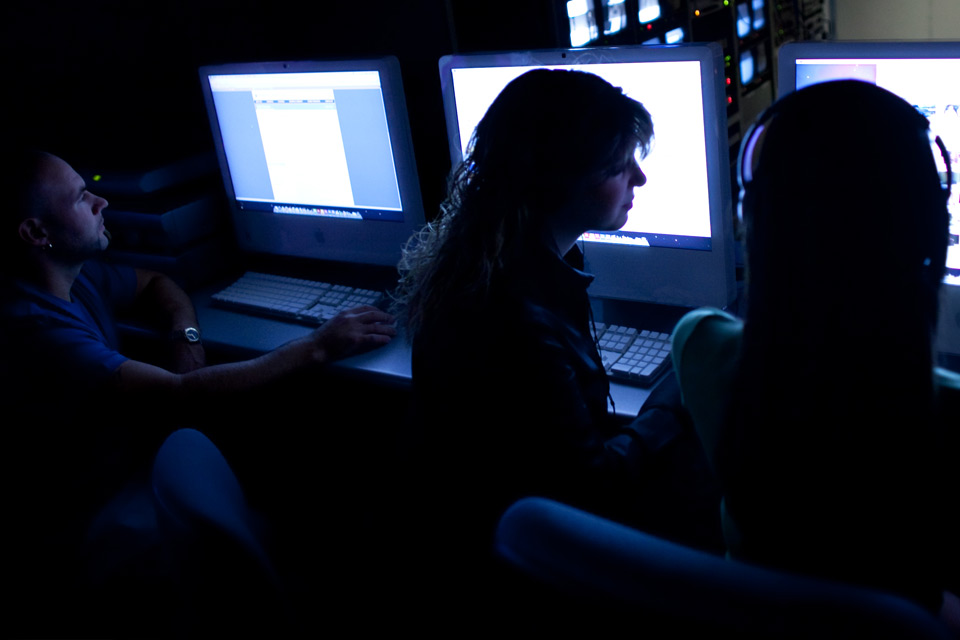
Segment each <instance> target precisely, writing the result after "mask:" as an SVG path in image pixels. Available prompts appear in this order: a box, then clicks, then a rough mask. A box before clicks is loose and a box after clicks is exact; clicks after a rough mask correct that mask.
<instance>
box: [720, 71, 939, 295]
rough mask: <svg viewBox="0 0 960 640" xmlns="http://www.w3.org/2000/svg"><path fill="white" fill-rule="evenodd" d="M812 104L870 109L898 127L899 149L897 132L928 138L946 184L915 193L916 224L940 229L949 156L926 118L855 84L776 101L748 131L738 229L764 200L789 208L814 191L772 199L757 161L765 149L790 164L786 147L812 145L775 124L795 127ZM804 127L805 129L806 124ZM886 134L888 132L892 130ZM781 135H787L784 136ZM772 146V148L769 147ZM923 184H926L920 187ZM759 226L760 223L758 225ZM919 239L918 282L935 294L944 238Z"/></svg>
mask: <svg viewBox="0 0 960 640" xmlns="http://www.w3.org/2000/svg"><path fill="white" fill-rule="evenodd" d="M868 87H869V88H868ZM818 98H819V101H818ZM845 98H846V100H845ZM848 102H849V104H848ZM813 104H823V105H828V104H829V105H834V106H835V108H836V109H851V108H856V107H855V106H854V107H851V106H850V105H857V104H869V105H871V106H873V105H876V108H877V111H876V113H875V114H871V116H865V117H875V118H876V119H877V120H878V121H880V122H883V118H885V117H886V118H889V119H890V122H896V123H897V125H896V131H895V135H893V136H891V144H900V143H901V142H902V141H903V140H905V139H906V138H905V136H906V135H907V134H905V133H901V132H902V131H906V130H908V127H913V128H915V129H916V131H917V134H918V135H923V134H924V133H925V134H926V136H927V137H928V138H930V145H929V146H930V147H934V146H935V147H936V149H937V152H939V154H940V156H941V158H942V160H943V166H944V167H945V168H946V175H945V178H946V179H945V183H944V180H943V177H944V176H943V174H940V175H939V176H938V180H937V183H936V189H937V190H936V191H935V192H933V191H931V190H930V189H929V188H928V187H922V188H919V189H918V190H917V193H916V203H917V207H918V210H919V209H922V211H921V212H920V213H921V215H920V216H919V217H918V218H917V221H918V222H919V223H921V224H925V225H926V224H929V225H930V226H931V227H933V226H937V227H939V225H941V224H943V223H945V219H944V218H943V217H940V216H944V217H945V216H947V215H948V214H947V210H946V205H947V202H948V201H949V198H950V196H951V187H952V183H953V171H952V168H951V165H950V154H949V153H948V151H947V149H946V146H945V145H944V143H943V140H942V139H941V138H940V137H939V136H936V137H933V136H932V135H931V134H930V130H929V122H928V121H927V119H926V117H925V116H923V115H922V114H921V113H919V112H918V111H916V109H915V108H911V107H910V105H909V104H908V103H906V102H905V101H903V100H902V99H901V98H899V97H897V96H896V95H895V94H893V93H891V92H889V91H887V90H885V89H882V88H879V87H876V85H871V84H868V83H864V82H860V81H834V82H828V83H821V84H818V85H813V86H810V87H807V88H804V89H800V90H798V91H796V92H794V93H791V94H789V95H787V96H785V97H784V98H781V99H780V100H778V101H777V102H775V103H774V104H773V105H771V106H770V107H769V108H767V109H766V110H765V111H764V112H763V113H762V114H761V115H760V117H759V118H758V119H757V120H756V121H755V122H754V123H753V124H752V125H751V126H750V127H749V129H748V130H747V132H746V134H745V136H744V138H743V141H742V143H741V145H740V149H739V153H738V156H737V184H738V186H739V189H740V198H739V201H738V207H737V215H738V219H739V222H740V224H743V223H744V222H745V218H746V219H747V220H749V221H750V223H751V225H752V226H754V227H756V225H757V218H758V215H757V214H758V213H761V214H762V213H765V212H760V211H758V210H757V208H758V207H764V206H768V202H769V199H770V198H771V197H773V196H774V195H776V196H777V197H778V198H781V199H782V201H784V202H788V201H789V199H790V198H792V197H797V195H798V193H799V189H803V188H804V187H807V188H810V189H816V188H817V186H818V185H799V188H798V190H793V189H792V190H791V191H790V192H787V193H777V194H771V193H769V190H770V189H772V188H776V187H774V186H773V183H772V178H773V175H772V174H770V175H768V173H767V171H769V169H767V168H766V167H768V166H769V163H770V161H771V157H770V156H769V155H768V156H767V158H766V162H763V161H762V159H763V156H764V148H766V149H767V151H768V152H769V151H771V150H773V151H774V153H776V154H777V155H776V157H779V158H783V157H786V158H788V159H789V157H790V156H789V155H786V156H784V155H783V154H789V153H790V152H791V151H793V150H792V149H789V148H781V147H784V146H786V145H787V144H791V143H795V144H796V145H797V147H798V148H800V147H801V145H803V144H809V145H813V144H816V141H815V140H811V141H806V140H802V139H800V140H796V139H795V140H790V138H791V135H790V134H791V133H792V132H790V131H789V130H788V129H783V130H781V129H780V127H788V126H790V124H789V123H784V122H782V121H780V122H779V123H778V120H780V119H781V117H784V116H787V117H788V118H789V120H790V121H791V122H792V121H796V122H798V123H799V122H800V121H801V119H802V118H803V117H804V115H805V114H809V113H810V106H811V105H813ZM911 114H912V115H911ZM812 117H816V116H812ZM829 118H831V111H829V110H824V126H825V127H829V128H835V129H837V131H838V134H839V135H842V124H840V123H837V122H836V121H832V120H829ZM807 122H808V123H809V120H808V121H807ZM891 130H893V129H892V128H891ZM774 131H776V132H778V133H776V134H773V137H771V134H772V133H773V132H774ZM784 133H785V134H786V135H784ZM858 133H860V134H861V135H863V134H864V132H863V130H861V131H860V132H858ZM877 136H878V137H879V139H880V140H881V141H882V140H883V136H884V131H882V130H879V131H878V133H877ZM862 139H863V138H861V140H862ZM881 143H882V142H881ZM771 144H772V145H774V146H771ZM907 148H909V149H911V150H912V149H914V147H912V146H910V147H907ZM801 151H802V149H798V150H797V153H798V154H799V153H800V152H801ZM930 154H931V160H934V162H933V163H932V164H933V165H934V166H936V162H935V158H936V155H935V152H934V151H933V150H932V149H931V150H930ZM857 155H858V156H859V157H860V158H863V159H864V160H865V162H864V163H863V164H865V165H869V162H870V161H871V160H872V158H871V157H870V154H869V151H868V150H861V151H860V152H859V154H857ZM851 157H857V156H851ZM827 160H829V158H827ZM799 161H800V162H802V161H803V158H802V157H801V158H799ZM814 162H815V158H814V157H813V156H811V159H810V163H811V166H815V165H813V163H814ZM806 166H807V165H806V164H804V165H800V164H799V162H795V163H794V167H799V168H801V169H802V168H804V167H806ZM904 166H909V165H904ZM788 169H789V167H788ZM882 169H883V165H882V164H881V165H880V170H881V171H882ZM778 170H779V169H774V171H778ZM938 173H939V172H938ZM915 175H920V174H915ZM799 179H800V177H799V176H798V180H799ZM854 179H855V178H854V177H851V180H854ZM882 180H883V178H882V177H881V178H879V179H878V180H877V183H876V184H877V185H878V186H880V187H881V188H882ZM932 182H933V181H932V180H931V181H930V184H932ZM924 184H928V183H926V182H925V183H924ZM852 188H854V187H852V186H851V189H852ZM868 188H869V184H868ZM828 197H829V196H828ZM934 208H935V209H937V211H933V210H932V209H934ZM904 220H909V218H908V217H905V218H904ZM761 224H764V223H762V222H761ZM864 224H870V222H869V220H868V219H866V218H865V219H864ZM944 226H945V225H944ZM827 231H828V229H825V232H827ZM944 232H945V229H944ZM924 233H925V232H923V231H921V232H920V234H921V235H920V236H919V238H920V241H919V242H920V244H919V245H918V246H919V247H920V251H921V252H922V254H923V257H922V258H920V260H921V265H919V266H920V268H921V269H922V271H923V274H922V278H923V281H924V282H925V283H926V284H927V285H929V286H930V287H932V288H933V290H934V291H936V289H937V288H938V287H939V283H940V280H941V279H942V267H943V260H944V255H943V253H944V251H945V247H946V238H943V239H936V238H935V237H932V239H931V241H926V240H925V239H924V235H923V234H924ZM747 234H748V238H749V237H750V234H751V231H750V229H749V228H748V229H747ZM757 240H759V238H757ZM754 246H756V245H754ZM924 247H925V248H924ZM765 250H766V249H760V251H765ZM773 251H776V249H773Z"/></svg>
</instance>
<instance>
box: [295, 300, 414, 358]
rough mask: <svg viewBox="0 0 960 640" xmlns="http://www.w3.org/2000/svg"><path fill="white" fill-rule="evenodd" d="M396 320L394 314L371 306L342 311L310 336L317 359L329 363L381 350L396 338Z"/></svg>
mask: <svg viewBox="0 0 960 640" xmlns="http://www.w3.org/2000/svg"><path fill="white" fill-rule="evenodd" d="M393 321H394V317H393V316H392V315H390V314H389V313H387V312H385V311H381V310H380V309H377V308H376V307H371V306H369V305H364V306H362V307H355V308H353V309H347V310H346V311H341V312H340V313H338V314H337V315H336V316H334V317H333V318H331V319H330V320H327V321H326V322H325V323H324V324H323V326H321V327H320V328H319V329H317V330H316V331H314V332H313V334H311V336H310V340H311V342H312V343H313V345H314V347H315V351H314V359H315V360H317V361H319V362H330V361H333V360H339V359H340V358H344V357H346V356H349V355H353V354H355V353H361V352H363V351H369V350H370V349H376V348H377V347H382V346H383V345H385V344H387V343H388V342H390V340H392V339H393V337H394V336H396V335H397V330H396V328H395V327H394V326H393Z"/></svg>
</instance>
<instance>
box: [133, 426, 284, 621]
mask: <svg viewBox="0 0 960 640" xmlns="http://www.w3.org/2000/svg"><path fill="white" fill-rule="evenodd" d="M151 484H152V492H153V501H154V504H155V507H156V512H157V523H158V526H159V530H160V533H161V540H162V543H163V545H164V547H165V550H166V553H168V554H169V559H170V567H171V570H172V572H173V577H174V582H175V584H176V586H177V588H178V590H179V594H180V598H179V605H178V606H179V607H180V611H179V612H174V613H173V614H172V617H173V618H174V622H173V626H174V628H179V630H180V631H181V632H182V633H184V634H185V635H197V636H201V637H206V636H208V635H210V634H217V635H224V634H225V633H232V632H241V631H242V632H246V633H249V632H251V631H254V632H265V631H277V630H284V629H289V628H290V624H291V620H290V618H289V611H288V609H287V607H286V602H285V597H284V589H283V585H282V583H281V581H280V578H279V576H278V574H277V571H276V569H275V567H274V564H273V562H272V560H271V558H270V557H269V556H268V554H267V551H266V546H265V544H264V541H263V536H262V533H261V531H262V526H261V523H259V522H258V521H257V517H256V514H255V513H253V512H252V511H251V510H250V509H249V508H248V506H247V502H246V498H245V496H244V493H243V490H242V488H241V486H240V483H239V481H238V480H237V478H236V476H235V475H234V473H233V471H232V470H231V469H230V466H229V464H228V463H227V461H226V460H225V459H224V457H223V455H222V454H221V453H220V451H219V450H218V449H217V447H216V446H215V445H214V444H213V443H212V442H211V441H210V440H209V439H207V438H206V436H204V435H203V434H201V433H200V432H199V431H195V430H193V429H181V430H179V431H176V432H174V433H173V434H172V435H170V436H169V437H168V438H167V439H166V441H165V442H164V443H163V445H162V446H161V447H160V449H159V451H158V452H157V455H156V458H155V460H154V466H153V473H152V482H151Z"/></svg>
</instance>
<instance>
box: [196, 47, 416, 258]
mask: <svg viewBox="0 0 960 640" xmlns="http://www.w3.org/2000/svg"><path fill="white" fill-rule="evenodd" d="M200 78H201V83H202V88H203V95H204V99H205V101H206V105H207V110H208V113H209V116H210V124H211V129H212V133H213V138H214V143H215V147H216V150H217V156H218V159H219V162H220V168H221V170H222V174H223V182H224V188H225V190H226V193H227V200H228V203H229V205H230V209H231V213H232V217H233V222H234V226H235V229H236V235H237V241H238V243H239V245H240V248H241V249H243V250H245V251H247V252H251V253H257V254H267V255H276V256H288V257H301V258H314V259H317V260H325V261H335V262H353V263H362V264H372V265H395V264H396V263H397V260H398V259H399V257H400V250H401V247H402V246H403V244H404V243H405V242H406V240H407V239H408V238H409V237H410V235H411V234H412V233H413V232H414V231H415V230H416V229H417V228H419V227H420V225H422V224H423V221H424V213H423V204H422V202H421V198H420V185H419V181H418V177H417V170H416V164H415V160H414V153H413V144H412V138H411V134H410V126H409V123H408V119H407V109H406V104H405V101H404V93H403V86H402V82H401V79H400V67H399V64H398V62H397V60H396V59H395V58H393V57H384V58H372V59H358V60H317V61H295V62H263V63H237V64H226V65H217V66H207V67H202V68H201V69H200Z"/></svg>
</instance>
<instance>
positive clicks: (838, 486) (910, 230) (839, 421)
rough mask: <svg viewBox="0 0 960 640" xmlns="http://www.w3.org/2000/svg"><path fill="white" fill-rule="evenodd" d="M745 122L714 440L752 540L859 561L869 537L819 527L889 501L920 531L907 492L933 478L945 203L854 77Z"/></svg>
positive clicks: (899, 114)
mask: <svg viewBox="0 0 960 640" xmlns="http://www.w3.org/2000/svg"><path fill="white" fill-rule="evenodd" d="M760 122H761V125H760V127H759V128H758V129H757V130H756V132H755V133H754V135H753V136H750V137H749V139H748V140H747V141H745V143H744V152H745V153H744V155H743V156H742V161H741V173H742V174H752V175H750V176H749V179H745V178H742V179H744V180H745V182H746V184H745V185H744V191H743V193H742V201H741V205H742V209H743V215H744V222H745V225H746V234H747V235H746V243H747V246H746V249H747V267H748V273H747V299H746V312H745V324H744V332H743V347H742V350H741V354H742V356H741V357H742V360H741V363H740V366H739V380H738V381H737V388H736V393H735V398H734V402H733V404H732V407H733V409H732V416H731V418H732V419H731V420H730V424H731V429H730V430H729V432H728V433H727V434H726V437H725V438H723V439H722V440H721V442H720V445H719V450H718V452H717V455H718V459H719V460H720V464H719V465H718V467H720V468H725V469H732V470H735V471H734V472H733V473H731V474H730V476H729V477H727V478H722V480H723V481H724V483H725V484H726V485H727V491H728V493H729V494H732V495H735V496H739V497H740V499H741V500H740V502H739V503H737V502H736V500H735V501H734V502H732V503H728V507H729V509H730V511H731V513H734V515H735V517H737V518H738V519H739V520H740V521H741V523H742V524H745V525H746V527H745V529H746V530H749V531H751V532H758V531H766V533H765V534H761V535H759V536H757V537H755V538H754V540H753V541H752V543H751V544H752V545H753V547H752V548H753V549H759V548H762V547H763V545H764V544H768V543H769V544H773V545H776V544H779V543H781V542H782V540H783V536H784V535H786V536H787V537H790V536H793V537H794V538H805V539H806V540H807V545H808V549H809V550H811V552H812V554H813V558H814V559H813V560H812V561H816V559H817V558H819V559H820V560H821V561H823V562H828V561H832V559H830V560H827V558H826V557H824V556H823V554H820V552H822V547H820V546H819V545H820V543H823V542H824V540H826V539H831V540H832V542H831V543H830V544H833V545H835V548H838V549H839V548H843V549H847V550H849V549H863V550H864V557H869V556H870V554H871V553H874V552H876V551H877V548H876V546H878V545H880V544H881V543H880V542H876V543H874V542H872V541H851V540H841V539H840V538H841V537H842V535H843V534H844V532H846V531H848V530H849V529H847V528H845V527H844V525H843V524H837V525H835V526H833V527H831V525H830V523H831V522H837V523H843V522H849V521H850V519H851V518H852V519H854V520H855V519H856V518H858V517H860V516H862V518H863V521H864V522H867V521H869V518H870V517H875V516H876V515H877V514H878V513H887V511H885V510H884V509H902V510H903V511H901V512H900V513H897V514H896V516H895V517H896V518H897V519H898V520H901V521H902V522H910V521H911V518H916V519H915V520H914V522H916V526H920V519H922V518H923V517H928V516H929V513H928V512H925V511H924V510H925V509H927V507H929V506H930V505H929V504H926V503H925V501H924V499H923V496H922V495H920V496H918V495H916V493H913V495H908V494H910V493H911V492H913V491H914V490H915V489H917V487H918V486H923V487H926V489H924V490H923V491H925V492H926V493H927V495H929V489H930V485H931V484H933V483H934V481H933V480H931V478H930V477H928V476H924V473H925V471H924V469H925V467H930V466H932V465H934V462H933V461H932V460H930V459H929V458H927V459H924V456H927V457H928V456H929V454H930V453H931V452H935V450H936V439H937V438H936V433H935V431H936V428H935V426H934V421H933V415H934V414H933V406H934V404H933V403H934V396H933V378H932V369H933V362H932V347H931V344H932V339H933V335H934V327H935V323H936V318H937V296H938V288H939V283H940V281H941V279H942V277H943V272H944V264H945V260H946V248H947V238H948V235H947V233H948V231H947V226H948V213H947V208H946V193H945V191H944V190H943V189H942V188H941V185H940V180H939V176H938V173H937V168H936V164H935V162H934V156H933V153H932V152H931V143H930V138H929V124H928V122H927V120H926V118H924V117H923V116H922V115H920V114H919V113H918V111H917V110H916V109H915V108H913V107H912V106H911V105H910V104H908V103H907V102H905V101H903V100H902V99H900V98H899V97H897V96H895V95H894V94H892V93H889V92H887V91H885V90H883V89H880V88H878V87H876V86H874V85H870V84H867V83H862V82H855V81H841V82H831V83H826V84H821V85H815V86H812V87H809V88H806V89H803V90H800V91H798V92H796V93H794V94H790V95H788V96H787V97H786V98H785V99H783V100H781V101H780V102H778V103H776V104H775V105H774V106H773V107H772V108H771V109H770V110H769V111H768V112H767V113H766V114H764V115H763V116H762V117H761V119H760ZM754 144H756V151H755V153H754V154H753V155H754V156H755V157H754V158H750V157H749V156H750V154H749V153H747V152H748V150H749V149H750V147H751V146H752V145H754ZM905 470H906V471H905ZM905 476H906V477H907V478H909V479H908V480H904V477H905ZM914 482H915V483H916V484H914ZM871 483H872V484H871ZM748 502H752V504H748ZM894 505H895V506H894ZM777 512H779V514H780V515H779V516H778V515H777ZM784 514H785V515H784ZM780 516H782V518H781V517H780ZM753 517H757V519H756V520H753V521H749V520H747V521H745V520H744V519H745V518H753ZM802 527H809V528H808V529H803V530H801V528H802ZM884 527H886V531H884V533H885V534H886V533H888V532H890V531H895V530H896V528H895V527H890V526H889V524H884ZM877 540H878V541H880V540H882V541H885V542H884V543H889V540H890V537H888V536H878V537H877ZM745 542H746V541H745ZM858 545H859V546H858ZM813 550H816V551H813ZM767 552H769V553H771V554H775V553H777V551H776V550H773V549H767V550H766V551H762V552H760V555H764V554H765V553H767ZM780 552H781V553H782V550H780ZM817 554H820V555H817ZM853 555H856V554H853ZM794 557H796V558H804V559H803V560H799V561H798V562H801V563H802V562H805V561H807V560H811V557H810V556H804V555H803V553H802V551H798V552H797V553H796V554H795V556H794ZM873 559H874V560H875V559H876V558H873ZM851 562H852V564H853V565H854V566H856V567H857V571H860V570H863V569H864V567H863V566H860V565H858V564H857V561H856V560H852V561H851ZM864 564H868V561H864ZM798 568H801V569H805V570H816V569H814V568H813V567H810V566H808V567H798ZM872 570H873V571H882V570H885V569H884V568H883V566H882V564H881V566H878V567H875V568H874V569H872ZM861 577H862V576H861Z"/></svg>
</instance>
